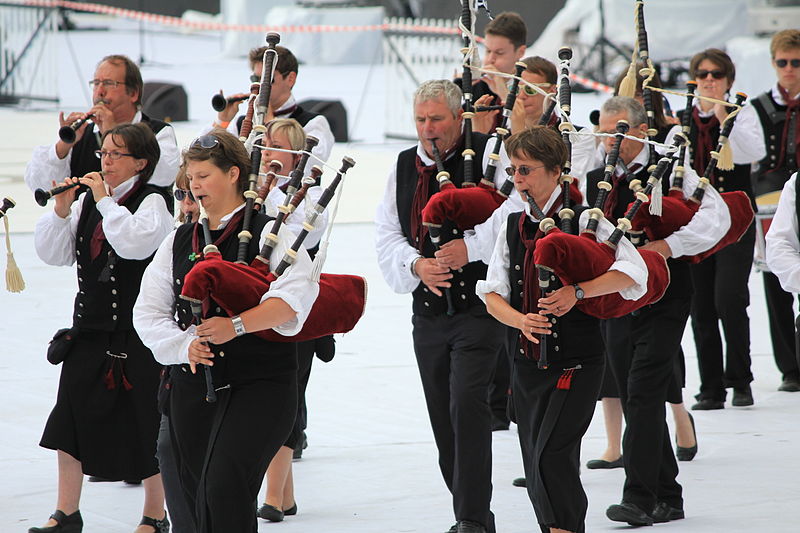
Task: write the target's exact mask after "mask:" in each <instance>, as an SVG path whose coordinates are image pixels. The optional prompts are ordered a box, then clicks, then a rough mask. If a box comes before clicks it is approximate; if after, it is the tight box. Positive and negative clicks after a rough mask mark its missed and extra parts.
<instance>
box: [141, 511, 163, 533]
mask: <svg viewBox="0 0 800 533" xmlns="http://www.w3.org/2000/svg"><path fill="white" fill-rule="evenodd" d="M139 525H140V526H150V527H152V528H153V530H154V531H155V532H156V533H169V518H168V517H167V513H164V518H162V519H161V520H156V519H155V518H150V517H149V516H143V517H142V521H141V522H139Z"/></svg>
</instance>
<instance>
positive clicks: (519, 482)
mask: <svg viewBox="0 0 800 533" xmlns="http://www.w3.org/2000/svg"><path fill="white" fill-rule="evenodd" d="M511 484H512V485H514V486H515V487H522V488H525V487H526V486H527V479H525V478H524V477H515V478H514V479H513V480H512V481H511Z"/></svg>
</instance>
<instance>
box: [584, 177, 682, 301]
mask: <svg viewBox="0 0 800 533" xmlns="http://www.w3.org/2000/svg"><path fill="white" fill-rule="evenodd" d="M603 170H604V169H602V168H596V169H594V170H591V171H589V172H588V173H587V174H586V197H587V201H588V203H589V205H590V206H592V207H594V202H595V200H596V199H597V190H598V189H597V184H598V183H600V182H601V181H602V180H603ZM648 177H649V174H648V172H647V169H644V168H642V169H639V171H638V172H636V173H635V174H634V175H633V176H632V177H631V179H638V180H640V181H641V182H642V183H647V179H648ZM628 183H630V182H629V181H625V180H621V181H620V183H619V186H620V189H619V193H618V196H617V204H616V205H615V206H614V208H613V212H612V216H613V217H614V220H616V219H618V218H622V217H623V216H625V212H626V211H627V210H628V206H629V205H630V204H631V202H633V201H634V196H633V192H632V191H631V190H630V189H629V188H628ZM669 187H670V183H669V181H668V180H664V179H662V180H661V191H662V193H663V194H664V195H665V196H666V195H667V194H668V193H669ZM642 209H647V205H644V206H642ZM614 225H615V226H616V224H614ZM667 266H668V267H669V275H670V278H669V279H670V281H669V286H668V287H667V292H666V293H665V294H664V297H663V298H662V300H666V299H668V298H672V297H680V298H685V297H689V296H691V294H692V292H693V291H692V280H691V274H690V273H689V263H687V262H685V261H679V260H677V259H675V258H673V257H670V258H669V259H667Z"/></svg>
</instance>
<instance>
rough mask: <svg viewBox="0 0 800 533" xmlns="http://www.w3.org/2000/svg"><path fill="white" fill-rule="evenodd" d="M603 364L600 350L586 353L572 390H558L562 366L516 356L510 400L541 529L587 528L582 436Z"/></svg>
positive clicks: (589, 419) (590, 411) (594, 399)
mask: <svg viewBox="0 0 800 533" xmlns="http://www.w3.org/2000/svg"><path fill="white" fill-rule="evenodd" d="M593 348H598V347H593ZM604 364H605V362H604V358H603V353H602V351H598V352H597V353H596V354H594V355H593V356H591V357H587V358H586V359H584V360H583V361H582V362H581V367H582V368H580V369H578V370H575V371H574V374H573V375H572V380H571V384H570V388H569V390H562V389H558V388H556V383H557V382H558V380H559V378H560V377H561V375H562V373H563V371H564V369H563V368H562V367H560V366H557V365H553V366H551V367H550V368H548V369H547V370H540V369H538V368H537V367H536V362H535V361H532V360H527V359H519V358H516V359H514V372H513V376H514V377H513V379H514V381H513V383H512V388H513V390H514V394H513V395H512V398H513V401H514V411H515V413H516V415H517V424H518V429H519V442H520V445H521V447H522V461H523V465H524V467H525V478H526V479H527V485H528V497H529V498H530V500H531V503H533V509H534V511H535V512H536V517H537V520H538V521H539V527H540V528H541V530H542V531H543V532H546V533H547V532H549V531H550V528H551V527H554V528H560V529H566V530H567V531H575V532H578V533H581V532H583V531H585V524H584V522H585V520H586V509H587V507H588V499H587V498H586V492H585V491H584V490H583V485H582V484H581V477H580V453H581V439H582V438H583V436H584V434H586V430H587V429H588V428H589V424H590V423H591V421H592V415H593V413H594V407H595V403H596V399H597V395H598V393H599V391H600V381H601V380H602V376H603V367H604Z"/></svg>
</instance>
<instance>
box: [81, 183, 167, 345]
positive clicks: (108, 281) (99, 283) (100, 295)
mask: <svg viewBox="0 0 800 533" xmlns="http://www.w3.org/2000/svg"><path fill="white" fill-rule="evenodd" d="M150 194H158V190H157V188H156V187H153V186H151V185H147V184H145V185H144V186H142V187H141V188H140V189H139V190H138V191H136V192H135V193H134V194H133V196H132V197H131V198H130V199H128V201H127V202H126V205H125V207H126V208H127V209H128V210H129V211H130V212H131V213H135V212H136V210H137V209H138V208H139V206H140V205H141V203H142V201H144V199H145V198H146V197H147V196H148V195H150ZM102 219H103V217H102V216H101V215H100V211H98V210H97V207H96V204H95V201H94V197H93V196H92V193H91V192H87V193H86V195H85V196H84V200H83V206H82V211H81V217H80V219H79V220H78V227H77V231H76V234H75V254H76V256H77V263H78V294H77V295H76V296H75V309H74V312H73V317H72V320H73V323H74V324H75V325H76V326H79V327H81V328H82V329H88V330H100V331H119V330H132V329H133V305H134V304H135V303H136V298H137V297H138V296H139V286H140V285H141V283H142V276H143V275H144V270H145V268H147V265H149V264H150V261H151V260H152V259H153V256H152V255H151V256H150V257H148V258H147V259H141V260H135V259H123V258H121V257H119V256H117V254H116V253H115V252H114V250H113V249H112V248H111V245H110V244H109V243H108V241H107V240H104V241H103V246H102V248H101V249H100V254H99V255H98V256H97V258H96V259H95V260H94V261H93V260H92V258H91V251H90V245H91V241H92V235H93V234H94V230H95V227H97V224H98V223H99V222H101V221H102ZM154 253H155V252H154Z"/></svg>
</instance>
